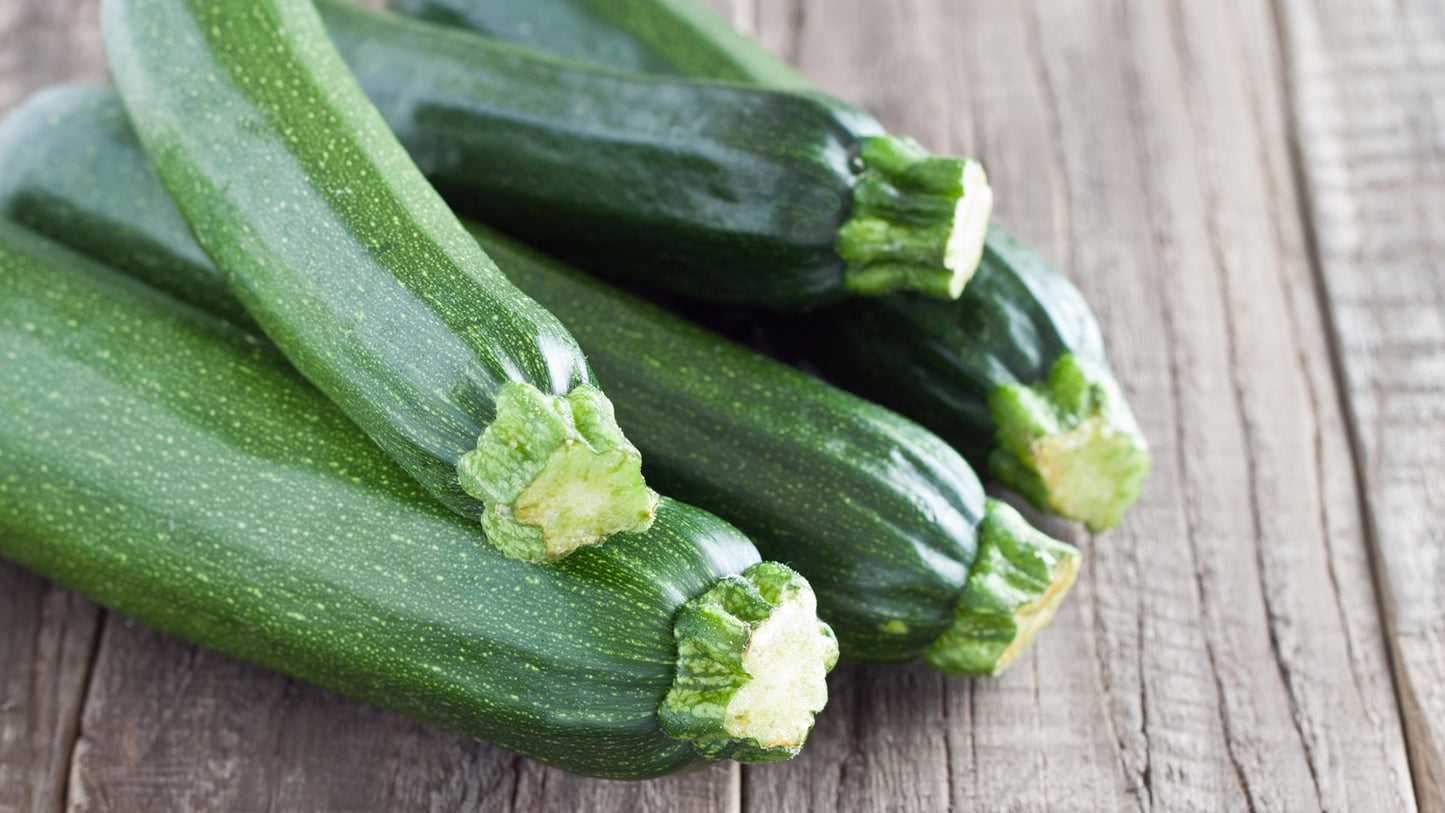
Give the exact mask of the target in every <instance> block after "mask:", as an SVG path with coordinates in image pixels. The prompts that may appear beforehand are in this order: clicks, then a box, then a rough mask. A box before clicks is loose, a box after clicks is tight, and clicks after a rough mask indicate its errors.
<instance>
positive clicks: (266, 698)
mask: <svg viewBox="0 0 1445 813" xmlns="http://www.w3.org/2000/svg"><path fill="white" fill-rule="evenodd" d="M719 5H720V6H721V7H723V8H725V9H726V10H727V11H729V12H731V13H733V14H734V16H735V19H736V20H737V21H738V22H739V24H740V25H741V26H742V27H743V28H745V29H747V30H750V31H752V32H754V33H756V34H757V35H758V36H760V37H761V38H762V39H763V41H764V42H765V43H766V44H767V45H768V46H769V47H770V48H772V49H774V50H775V51H777V52H779V53H781V54H783V55H784V56H786V57H787V58H788V59H790V60H792V61H794V62H795V63H797V64H798V65H799V66H801V68H802V69H803V70H804V71H805V72H806V73H807V74H808V75H810V76H812V77H813V78H815V79H816V80H817V81H818V83H819V84H821V85H822V86H823V87H825V88H826V89H828V90H830V91H833V92H835V93H837V94H839V95H841V96H843V97H844V98H848V99H851V100H853V101H855V102H858V103H861V104H862V105H864V106H866V107H868V108H870V109H872V110H874V111H875V112H877V113H878V114H879V115H880V116H881V117H882V118H883V119H884V121H885V122H886V123H887V124H889V125H890V127H891V128H892V129H893V130H894V131H896V132H904V133H910V134H912V135H914V136H916V137H918V138H919V139H920V140H922V141H924V142H925V143H926V144H927V145H928V146H930V147H932V148H934V149H935V150H939V151H947V152H964V153H971V154H975V155H978V156H979V157H981V158H982V159H984V161H985V163H986V165H987V166H988V168H989V172H990V175H991V177H992V181H993V184H994V187H995V189H996V191H997V195H998V208H997V210H996V211H997V216H998V217H999V219H1000V220H1001V221H1002V222H1004V223H1007V224H1008V225H1009V226H1011V227H1012V228H1013V229H1014V230H1016V231H1018V232H1019V233H1021V234H1022V235H1023V236H1025V237H1026V238H1028V239H1029V240H1031V241H1032V242H1034V243H1035V244H1037V245H1038V246H1040V247H1041V248H1042V249H1043V250H1044V251H1045V252H1046V253H1047V254H1048V255H1049V256H1051V257H1052V258H1054V259H1055V260H1057V261H1058V262H1059V263H1060V264H1061V266H1062V267H1063V268H1064V269H1065V270H1066V271H1067V272H1069V273H1070V274H1071V275H1072V277H1073V278H1074V279H1075V280H1077V281H1078V283H1079V284H1080V286H1081V287H1082V288H1083V290H1084V292H1085V294H1086V295H1087V296H1088V298H1089V300H1090V301H1091V302H1093V304H1094V305H1095V307H1096V308H1097V309H1098V312H1099V315H1100V317H1101V319H1102V320H1103V323H1104V329H1105V332H1106V334H1107V336H1108V339H1109V340H1110V341H1111V342H1112V352H1113V359H1114V362H1115V364H1116V367H1117V371H1118V373H1119V376H1120V379H1121V381H1122V383H1123V386H1124V388H1125V389H1126V390H1127V392H1128V395H1129V396H1130V398H1131V399H1132V400H1133V403H1134V404H1135V406H1136V409H1137V411H1138V413H1139V418H1140V420H1141V421H1142V423H1143V426H1144V429H1145V431H1146V433H1147V434H1148V436H1149V438H1150V440H1151V442H1152V443H1153V447H1154V454H1155V461H1156V462H1155V470H1154V473H1153V475H1152V476H1151V478H1150V480H1149V482H1148V484H1147V486H1146V489H1145V493H1144V497H1143V499H1142V501H1141V502H1140V504H1139V506H1138V507H1137V508H1136V509H1135V510H1134V512H1133V513H1132V514H1131V515H1130V517H1129V518H1128V519H1127V520H1126V521H1125V522H1124V524H1123V525H1122V526H1120V527H1119V528H1117V529H1116V530H1114V531H1112V532H1110V533H1107V534H1104V535H1100V536H1093V537H1090V536H1085V535H1083V534H1081V533H1080V531H1079V530H1078V529H1076V528H1072V527H1068V526H1065V525H1063V524H1060V523H1057V522H1049V521H1044V525H1045V527H1046V528H1047V529H1049V530H1050V531H1052V532H1054V533H1056V534H1059V535H1062V536H1064V537H1066V538H1069V539H1071V540H1073V541H1075V542H1076V543H1077V544H1079V545H1080V546H1081V547H1082V548H1083V549H1084V550H1085V552H1086V554H1087V561H1086V565H1085V571H1084V573H1083V575H1082V576H1081V577H1080V580H1079V583H1078V585H1077V586H1076V587H1075V588H1074V591H1073V594H1072V595H1071V596H1070V598H1069V601H1068V603H1067V604H1066V605H1065V608H1064V609H1063V611H1062V612H1060V614H1059V616H1058V618H1057V620H1056V621H1055V622H1054V624H1053V627H1052V628H1051V629H1050V630H1048V631H1047V632H1046V633H1045V634H1043V635H1042V636H1041V637H1040V638H1039V639H1038V641H1037V642H1036V643H1035V644H1034V646H1033V647H1032V649H1031V650H1030V651H1029V652H1028V654H1026V655H1025V656H1024V657H1022V658H1021V659H1020V660H1019V661H1018V662H1017V663H1015V664H1014V666H1013V667H1012V668H1011V669H1010V670H1009V672H1008V673H1007V674H1006V675H1004V677H1002V678H1001V679H998V680H979V681H966V680H950V679H944V678H942V677H939V676H937V675H935V674H932V673H930V672H929V671H927V670H925V669H923V668H919V667H902V668H860V667H854V666H843V667H840V668H839V669H838V670H837V672H836V673H835V675H834V677H833V679H832V681H831V687H832V692H833V696H832V700H831V701H830V704H829V708H828V710H827V711H826V713H825V714H824V715H823V716H822V717H821V718H820V720H819V723H818V727H817V730H816V732H815V733H814V735H813V738H812V741H811V742H810V743H809V745H808V747H807V749H806V750H805V752H804V754H803V755H802V756H800V757H799V758H797V759H795V760H793V761H792V762H789V763H785V764H779V765H770V766H761V767H757V768H740V767H738V766H737V765H724V766H720V767H717V768H714V769H712V770H710V771H707V772H704V773H700V774H695V775H691V776H686V777H680V778H669V779H663V780H658V781H654V782H648V783H637V784H625V783H617V782H604V781H597V780H589V779H582V778H578V777H574V776H570V775H568V774H565V773H562V772H560V771H557V770H553V769H549V768H545V767H543V766H541V765H539V764H537V763H534V762H530V761H528V760H525V759H521V758H518V757H515V756H512V755H510V754H508V753H506V752H503V751H500V750H498V749H495V748H491V747H489V746H486V745H481V744H478V743H475V742H472V741H469V740H467V739H465V738H463V737H460V736H457V735H453V734H449V733H447V732H444V731H441V730H439V729H436V728H434V727H431V726H428V725H423V724H420V723H416V722H413V721H411V720H409V719H407V718H405V717H402V716H401V715H399V714H394V713H391V712H386V711H381V710H378V709H375V708H372V707H369V706H366V705H363V704H361V703H357V702H353V701H349V700H346V699H343V698H340V697H337V696H334V695H331V694H328V693H326V692H323V691H320V690H317V689H314V688H310V687H307V686H302V685H298V684H296V683H293V682H291V681H289V680H286V679H284V678H282V677H279V676H277V675H274V674H271V673H268V672H265V671H263V670H260V669H257V668H254V667H251V666H248V665H246V664H242V663H238V662H236V661H233V660H231V659H228V658H225V657H221V656H218V655H215V654H213V653H211V652H207V651H204V650H201V649H198V648H196V647H193V646H189V645H186V644H183V643H180V642H178V641H175V640H172V639H170V638H166V637H164V636H161V635H159V634H156V633H154V632H151V631H149V630H147V629H145V628H143V627H141V626H139V625H137V624H134V623H132V622H130V621H128V620H127V619H125V618H123V617H121V616H118V615H116V614H112V613H107V612H105V611H103V610H100V609H98V608H96V607H95V606H94V605H92V604H90V603H88V602H86V601H85V600H83V599H81V598H78V597H76V596H75V595H73V594H71V593H70V592H68V591H66V590H63V589H60V588H57V587H54V586H51V585H49V584H47V583H46V582H44V581H42V580H40V579H38V578H36V577H33V576H30V575H28V574H27V573H25V572H22V571H21V570H19V569H18V568H15V567H12V566H9V565H3V564H0V810H6V811H9V810H23V811H32V810H33V811H48V810H55V809H60V808H68V809H77V810H93V809H117V810H143V811H154V810H167V809H176V810H202V809H236V810H258V809H263V808H264V809H278V810H309V809H323V808H324V809H333V810H363V809H375V810H406V809H436V810H450V809H463V808H464V809H471V808H485V809H495V810H504V809H516V810H540V809H557V810H568V811H571V810H614V809H618V810H628V811H648V810H659V811H662V810H687V811H692V810H699V811H706V810H716V811H734V810H740V809H745V810H749V811H776V810H784V809H789V810H807V809H815V810H833V809H845V810H944V809H955V810H960V811H964V810H995V809H1007V810H1049V811H1055V810H1105V811H1120V810H1160V811H1166V810H1167V811H1176V810H1199V811H1218V810H1244V809H1251V810H1252V809H1258V810H1279V811H1302V810H1313V809H1328V810H1338V811H1395V810H1412V809H1420V810H1425V811H1442V810H1445V519H1442V514H1445V482H1442V481H1445V161H1442V154H1445V3H1442V2H1439V0H1433V2H1427V1H1426V0H1392V1H1387V0H1273V2H1271V0H1032V2H1030V0H1013V1H1012V2H1001V1H1000V0H756V2H753V3H750V2H746V0H735V1H734V2H732V3H731V4H729V3H726V2H722V0H719ZM95 17H96V11H95V3H94V0H0V109H8V108H10V107H11V106H13V105H14V104H16V103H17V102H18V101H19V100H20V99H21V98H22V97H23V96H24V95H25V94H26V93H28V92H29V91H31V90H33V89H35V88H39V87H41V86H43V85H45V84H48V83H50V82H55V81H60V80H65V79H74V78H90V79H100V78H102V77H103V76H104V72H105V71H104V66H103V59H102V56H101V52H100V43H99V37H98V34H97V32H96V23H95Z"/></svg>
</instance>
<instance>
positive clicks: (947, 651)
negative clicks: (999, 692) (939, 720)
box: [923, 500, 1081, 676]
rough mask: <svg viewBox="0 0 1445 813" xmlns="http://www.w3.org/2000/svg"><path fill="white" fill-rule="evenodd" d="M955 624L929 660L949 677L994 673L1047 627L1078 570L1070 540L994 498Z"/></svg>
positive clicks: (1076, 553)
mask: <svg viewBox="0 0 1445 813" xmlns="http://www.w3.org/2000/svg"><path fill="white" fill-rule="evenodd" d="M978 531H979V533H978V558H977V559H975V560H974V563H973V568H972V569H971V570H969V573H968V581H967V582H966V583H965V584H964V588H963V594H962V595H961V596H960V597H959V600H958V604H957V605H956V606H955V607H954V613H953V623H952V624H951V625H950V626H949V628H948V630H947V631H945V632H944V633H943V635H941V636H939V638H938V640H937V641H935V642H934V643H933V645H932V646H930V647H929V648H928V651H927V652H926V653H925V654H924V656H923V660H924V662H925V663H927V664H928V665H929V666H931V667H933V668H934V669H937V670H938V671H940V672H944V673H946V674H950V675H968V676H980V675H987V676H996V675H998V674H999V673H1000V672H1002V671H1003V670H1004V669H1005V668H1006V667H1007V666H1008V665H1009V663H1010V662H1011V661H1013V659H1014V658H1015V657H1016V656H1017V655H1018V654H1019V653H1020V652H1022V651H1023V650H1024V648H1025V647H1027V646H1028V644H1029V641H1031V640H1033V637H1034V635H1036V634H1037V633H1038V631H1039V630H1041V629H1043V628H1044V627H1046V626H1048V623H1049V621H1051V620H1052V619H1053V617H1054V613H1055V611H1057V610H1058V608H1059V605H1060V604H1061V603H1063V600H1064V596H1065V595H1066V594H1067V593H1068V592H1069V588H1070V587H1071V586H1072V585H1073V584H1074V579H1075V578H1076V577H1077V576H1078V575H1079V564H1080V561H1081V559H1080V555H1079V551H1078V549H1076V548H1074V547H1073V546H1072V545H1069V544H1066V543H1064V542H1060V541H1058V540H1057V539H1054V538H1053V537H1050V536H1048V535H1047V534H1045V533H1043V532H1042V531H1039V530H1038V529H1037V528H1034V527H1033V526H1032V525H1029V523H1028V521H1027V520H1025V519H1024V518H1023V517H1022V516H1020V515H1019V513H1018V512H1017V511H1015V510H1014V509H1013V508H1011V507H1010V506H1009V505H1008V504H1007V503H1003V502H999V501H998V500H989V501H988V506H987V508H986V510H985V513H984V520H983V522H982V523H980V524H979V529H978Z"/></svg>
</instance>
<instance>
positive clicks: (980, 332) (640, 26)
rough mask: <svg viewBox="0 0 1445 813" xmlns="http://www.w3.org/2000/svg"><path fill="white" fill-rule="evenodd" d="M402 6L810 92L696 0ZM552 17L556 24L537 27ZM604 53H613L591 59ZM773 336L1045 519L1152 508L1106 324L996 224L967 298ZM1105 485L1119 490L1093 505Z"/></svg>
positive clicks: (486, 27)
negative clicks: (1054, 444)
mask: <svg viewBox="0 0 1445 813" xmlns="http://www.w3.org/2000/svg"><path fill="white" fill-rule="evenodd" d="M391 6H392V8H393V9H394V10H396V11H398V12H400V13H403V14H407V15H412V16H418V17H423V18H427V19H432V20H436V21H438V22H443V23H448V24H451V25H456V26H460V27H464V28H467V29H469V30H472V31H475V32H478V33H481V34H485V35H487V36H490V37H495V38H498V39H501V40H504V41H513V42H525V43H526V44H528V45H530V46H533V47H537V48H543V49H546V50H550V51H553V52H555V53H558V54H562V55H565V56H569V57H572V58H578V59H591V60H594V61H596V62H599V63H602V64H607V65H611V66H613V67H618V68H623V69H632V70H638V69H645V70H648V71H653V72H657V73H661V74H665V75H676V76H688V77H694V78H700V79H727V80H731V81H739V82H744V83H748V84H754V85H760V86H764V87H778V88H790V89H799V88H808V87H810V85H809V83H808V82H807V80H806V79H804V78H803V77H802V76H801V75H799V74H798V73H797V72H796V71H794V70H793V69H792V68H791V67H790V66H788V65H787V64H786V63H784V62H782V61H781V60H778V59H777V58H776V57H773V56H772V55H770V54H768V53H767V51H765V50H764V49H763V48H762V47H761V46H760V45H759V44H758V43H756V42H755V41H753V40H751V39H749V38H747V37H745V36H743V35H741V34H739V33H738V32H737V31H736V30H735V29H733V27H732V25H731V24H730V23H729V22H728V21H727V20H725V19H723V18H722V17H721V16H718V15H717V14H715V13H713V12H712V11H711V10H710V9H707V8H706V7H705V6H704V5H703V4H702V3H700V2H697V0H546V2H526V3H522V2H497V3H492V2H482V1H481V0H391ZM544 15H545V19H546V20H547V22H548V24H547V25H545V26H543V25H539V24H538V23H539V22H540V21H541V20H543V19H544ZM597 42H604V43H607V44H608V47H606V48H600V49H599V48H594V47H592V44H593V43H597ZM772 332H773V333H774V337H773V338H774V340H775V341H778V342H781V343H783V344H790V345H791V350H792V352H794V353H797V354H798V355H799V359H798V360H801V361H806V362H807V363H809V364H812V365H814V366H816V367H818V368H820V369H822V370H823V371H825V372H826V373H827V374H828V376H829V377H830V379H831V380H833V381H835V382H837V383H838V384H839V385H841V386H844V387H847V388H849V389H851V390H853V391H856V392H859V393H862V394H864V395H866V396H868V397H869V398H872V399H874V400H878V401H880V402H882V403H884V404H887V405H888V406H890V407H892V408H894V409H897V410H898V411H900V412H902V413H903V414H905V415H907V416H909V417H911V418H914V419H916V420H918V421H919V422H921V423H923V424H924V425H925V426H927V427H928V428H930V429H932V430H934V431H936V432H938V433H939V434H941V435H942V436H943V437H944V438H945V439H947V440H948V441H949V442H950V443H953V444H954V445H955V446H956V447H958V448H959V449H960V450H962V451H963V452H964V453H965V455H966V456H967V457H968V458H969V460H970V462H972V463H973V464H974V465H975V466H976V467H978V469H979V470H980V471H984V470H985V469H987V470H988V471H990V472H991V473H992V474H993V475H994V476H995V477H996V478H997V479H999V480H1000V481H1001V482H1003V483H1004V484H1005V485H1007V486H1008V487H1010V488H1013V489H1015V490H1017V491H1019V492H1020V493H1021V494H1023V495H1024V496H1025V497H1027V498H1028V499H1029V500H1030V502H1032V503H1034V504H1035V505H1036V506H1037V507H1039V508H1042V509H1044V510H1048V511H1052V512H1054V513H1058V514H1060V515H1062V516H1065V517H1068V518H1071V519H1077V520H1080V521H1083V522H1084V523H1085V524H1086V525H1088V526H1089V528H1090V529H1091V530H1096V531H1097V530H1104V529H1107V528H1109V527H1111V526H1112V525H1114V524H1115V523H1117V522H1118V521H1120V519H1122V517H1123V515H1124V513H1125V512H1126V511H1127V510H1128V509H1129V507H1130V506H1132V505H1133V504H1134V502H1135V501H1136V500H1137V499H1138V497H1139V492H1140V488H1141V486H1142V483H1143V480H1144V479H1145V477H1146V476H1147V475H1148V472H1149V469H1150V466H1151V457H1150V453H1149V448H1148V443H1147V441H1146V440H1145V438H1144V436H1143V434H1142V432H1141V431H1140V430H1139V427H1138V424H1137V422H1136V421H1135V419H1134V416H1133V414H1132V412H1131V411H1130V408H1129V406H1128V404H1127V402H1126V401H1125V399H1124V396H1123V395H1122V393H1121V392H1120V391H1119V388H1118V385H1117V383H1116V382H1115V381H1114V377H1113V374H1112V372H1111V370H1110V367H1109V362H1108V359H1107V356H1106V353H1105V349H1104V342H1103V335H1102V332H1101V330H1100V328H1099V325H1098V322H1097V319H1096V318H1095V316H1094V314H1093V312H1092V310H1091V309H1090V308H1089V306H1088V303H1087V302H1085V300H1084V298H1083V296H1082V295H1081V294H1080V293H1079V290H1078V289H1077V288H1076V287H1075V286H1074V285H1073V283H1071V282H1070V281H1069V280H1068V278H1067V277H1065V276H1064V275H1063V274H1062V273H1060V272H1059V271H1058V270H1057V269H1056V268H1055V267H1054V266H1052V265H1051V264H1050V263H1049V262H1048V261H1047V260H1046V259H1044V258H1043V257H1042V256H1041V255H1039V254H1038V253H1037V252H1036V251H1034V250H1033V249H1031V248H1029V247H1028V246H1026V245H1025V244H1023V243H1022V242H1021V241H1019V240H1018V239H1017V238H1015V237H1013V236H1012V235H1010V234H1009V233H1008V232H1007V231H1006V230H1005V229H1003V228H1002V227H1000V226H997V225H991V226H990V227H989V229H988V234H987V236H986V238H985V240H984V250H983V255H982V257H981V260H980V263H979V266H978V270H977V271H976V272H975V274H974V276H973V278H972V279H971V280H970V281H969V283H968V285H967V287H965V288H964V289H963V293H962V295H961V296H960V297H959V298H958V299H957V300H956V301H953V302H939V301H936V300H933V299H930V298H927V297H920V296H915V295H911V294H907V293H896V294H890V295H888V296H883V297H877V298H872V299H867V300H853V301H849V302H846V303H842V304H840V305H839V306H838V309H837V310H836V311H834V312H832V313H829V312H827V311H824V312H822V313H821V315H820V316H819V317H818V318H816V319H811V320H802V321H801V322H798V321H794V322H793V323H790V324H788V325H786V326H784V327H783V328H782V329H779V330H774V331H772ZM807 334H811V335H812V337H813V338H815V339H817V340H818V341H816V342H812V343H810V342H809V341H807V338H808V336H807ZM789 336H795V337H799V336H800V337H801V338H802V339H803V340H802V341H796V342H789V341H788V337H789ZM1060 372H1068V373H1072V374H1074V381H1072V382H1071V383H1072V384H1074V385H1075V386H1081V387H1082V388H1084V389H1087V390H1089V394H1088V396H1087V397H1085V398H1083V399H1082V402H1081V403H1061V401H1063V400H1067V399H1061V398H1060V397H1059V396H1058V392H1057V391H1058V390H1059V389H1061V387H1059V386H1058V383H1057V382H1058V375H1059V373H1060ZM1022 389H1027V390H1030V391H1031V393H1030V394H1025V395H1024V398H1025V399H1026V400H1030V401H1036V403H1038V405H1039V406H1040V407H1041V409H1040V410H1038V411H1039V412H1042V413H1045V414H1044V416H1043V417H1044V418H1045V420H1044V423H1046V424H1055V423H1058V424H1062V426H1054V425H1050V426H1048V427H1047V429H1043V430H1041V429H1039V428H1038V427H1036V426H1034V425H1033V421H1032V419H1033V418H1035V417H1037V416H1036V415H1028V416H1020V415H1019V414H1018V412H1020V411H1026V410H1019V409H1018V408H1017V401H1018V394H1019V392H1020V390H1022ZM1062 389H1067V387H1063V388H1062ZM1031 394H1034V395H1038V396H1039V397H1038V398H1037V399H1034V398H1032V397H1030V395H1031ZM1055 413H1056V414H1057V416H1059V417H1061V418H1062V420H1061V421H1055V417H1056V415H1055ZM1081 424H1082V425H1084V426H1085V427H1086V430H1085V432H1084V433H1083V434H1085V437H1081V438H1065V439H1062V442H1061V443H1060V444H1059V445H1061V446H1063V447H1067V448H1072V449H1077V450H1081V451H1079V452H1078V453H1077V454H1074V455H1072V460H1067V459H1066V460H1065V461H1064V465H1063V466H1062V467H1061V468H1062V469H1064V471H1062V472H1053V473H1052V474H1051V475H1050V474H1049V473H1048V472H1047V470H1046V469H1047V467H1045V466H1043V465H1041V464H1040V463H1039V460H1038V456H1037V455H1036V453H1035V452H1034V450H1033V449H1031V448H1030V446H1031V445H1035V444H1038V443H1040V442H1042V443H1044V444H1045V445H1047V444H1048V442H1049V441H1051V440H1054V439H1055V438H1056V437H1060V436H1064V435H1068V434H1069V430H1070V429H1074V428H1076V427H1077V426H1079V425H1081ZM1090 426H1092V427H1095V428H1096V431H1093V432H1092V434H1089V433H1088V431H1087V429H1088V427H1090ZM1076 441H1077V442H1076ZM1100 458H1102V459H1100ZM1070 463H1072V466H1070V465H1069V464H1070ZM1041 470H1043V471H1045V474H1044V475H1043V476H1041V473H1040V472H1041ZM1101 483H1102V484H1103V486H1102V487H1103V491H1104V492H1105V493H1103V494H1093V493H1087V492H1090V491H1092V490H1095V489H1096V488H1097V487H1098V486H1097V485H1096V484H1101ZM1080 492H1084V494H1083V495H1082V496H1080Z"/></svg>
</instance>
